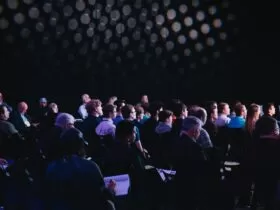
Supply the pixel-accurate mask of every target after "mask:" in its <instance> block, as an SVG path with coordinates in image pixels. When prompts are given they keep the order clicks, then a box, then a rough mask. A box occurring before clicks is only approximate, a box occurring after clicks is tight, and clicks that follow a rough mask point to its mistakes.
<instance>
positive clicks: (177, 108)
mask: <svg viewBox="0 0 280 210" xmlns="http://www.w3.org/2000/svg"><path fill="white" fill-rule="evenodd" d="M185 110H187V106H186V105H185V104H184V103H183V102H178V103H176V104H174V107H173V110H172V111H173V112H174V115H175V116H176V117H180V116H181V115H182V113H183V112H184V111H185Z"/></svg>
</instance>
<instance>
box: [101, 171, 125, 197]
mask: <svg viewBox="0 0 280 210" xmlns="http://www.w3.org/2000/svg"><path fill="white" fill-rule="evenodd" d="M111 180H114V181H115V182H116V188H115V191H116V196H122V195H127V194H128V190H129V187H130V179H129V175H128V174H122V175H117V176H107V177H104V182H105V185H106V187H107V186H108V185H109V183H110V181H111Z"/></svg>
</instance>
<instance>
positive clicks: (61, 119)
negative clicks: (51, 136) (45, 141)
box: [55, 112, 75, 129]
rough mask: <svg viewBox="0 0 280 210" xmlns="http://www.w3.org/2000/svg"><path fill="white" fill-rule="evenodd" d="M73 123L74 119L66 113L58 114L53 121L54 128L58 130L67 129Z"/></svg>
mask: <svg viewBox="0 0 280 210" xmlns="http://www.w3.org/2000/svg"><path fill="white" fill-rule="evenodd" d="M74 123H75V118H74V117H73V116H72V115H71V114H68V113H64V112H62V113H60V114H58V116H57V117H56V119H55V126H58V127H60V128H63V129H65V128H67V127H71V126H73V125H74Z"/></svg>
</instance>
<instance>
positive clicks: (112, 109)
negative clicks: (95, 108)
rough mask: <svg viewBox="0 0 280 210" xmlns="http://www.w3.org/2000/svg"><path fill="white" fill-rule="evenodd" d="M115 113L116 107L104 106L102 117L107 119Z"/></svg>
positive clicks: (111, 105)
mask: <svg viewBox="0 0 280 210" xmlns="http://www.w3.org/2000/svg"><path fill="white" fill-rule="evenodd" d="M115 111H116V106H115V105H113V104H106V105H105V106H104V107H103V116H104V117H107V118H109V117H110V116H112V114H113V113H114V112H115Z"/></svg>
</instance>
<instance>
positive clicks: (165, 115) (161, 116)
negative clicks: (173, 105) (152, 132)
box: [158, 110, 173, 122]
mask: <svg viewBox="0 0 280 210" xmlns="http://www.w3.org/2000/svg"><path fill="white" fill-rule="evenodd" d="M172 115H173V112H171V111H170V110H163V111H160V112H159V114H158V121H159V122H165V120H167V119H168V118H169V117H170V116H172Z"/></svg>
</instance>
